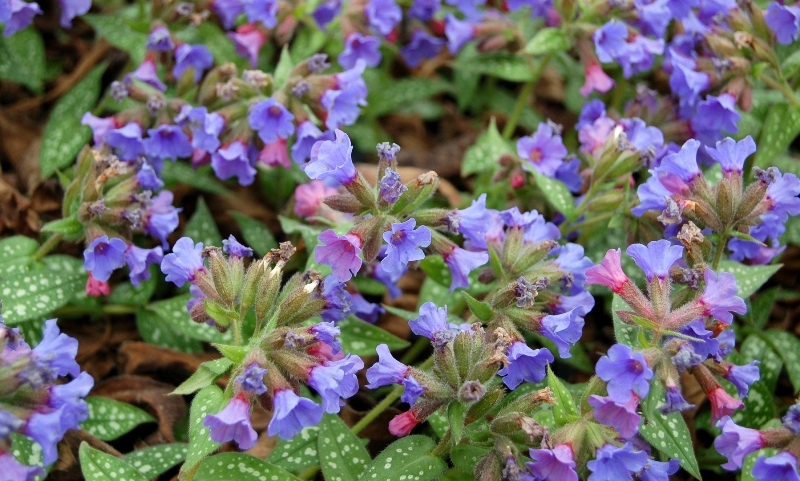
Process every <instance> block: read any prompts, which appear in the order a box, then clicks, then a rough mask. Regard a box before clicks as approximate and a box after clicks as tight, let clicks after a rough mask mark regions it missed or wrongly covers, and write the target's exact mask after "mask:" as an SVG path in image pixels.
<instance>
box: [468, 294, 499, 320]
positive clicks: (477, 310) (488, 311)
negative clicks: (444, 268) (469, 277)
mask: <svg viewBox="0 0 800 481" xmlns="http://www.w3.org/2000/svg"><path fill="white" fill-rule="evenodd" d="M461 294H462V295H463V296H464V299H465V300H466V301H467V305H468V306H469V310H470V311H472V313H473V314H475V317H477V318H478V319H480V320H481V321H488V320H489V319H491V318H492V315H494V311H493V310H492V306H490V305H489V304H487V303H485V302H483V301H479V300H477V299H475V298H474V297H472V296H471V295H469V294H468V293H467V291H461Z"/></svg>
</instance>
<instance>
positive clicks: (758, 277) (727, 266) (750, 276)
mask: <svg viewBox="0 0 800 481" xmlns="http://www.w3.org/2000/svg"><path fill="white" fill-rule="evenodd" d="M781 267H782V264H774V265H769V266H746V265H744V264H740V263H738V262H736V261H729V260H726V261H722V262H720V263H719V270H720V271H722V272H729V273H731V274H733V276H734V277H736V295H737V296H739V297H750V295H752V294H754V293H755V292H756V291H757V290H758V289H759V288H760V287H761V286H762V285H764V283H765V282H767V281H768V280H769V278H770V277H772V275H773V274H775V273H776V272H778V269H780V268H781Z"/></svg>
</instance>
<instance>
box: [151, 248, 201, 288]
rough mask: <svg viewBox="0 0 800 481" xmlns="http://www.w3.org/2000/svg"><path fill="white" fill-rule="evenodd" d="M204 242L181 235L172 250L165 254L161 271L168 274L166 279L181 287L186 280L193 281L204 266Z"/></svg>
mask: <svg viewBox="0 0 800 481" xmlns="http://www.w3.org/2000/svg"><path fill="white" fill-rule="evenodd" d="M202 252H203V243H202V242H198V243H197V244H195V243H194V241H192V239H190V238H188V237H181V238H180V239H178V242H176V243H175V246H174V247H173V248H172V252H171V253H169V254H167V255H166V256H164V260H162V261H161V272H163V273H164V274H166V275H167V277H166V281H167V282H172V283H174V284H175V285H176V286H178V287H181V286H182V285H184V284H185V283H186V282H192V281H193V280H194V278H195V276H196V275H197V273H198V272H199V271H201V270H205V267H204V266H203V257H202V256H201V254H202Z"/></svg>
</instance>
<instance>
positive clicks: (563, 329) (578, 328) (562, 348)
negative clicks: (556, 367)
mask: <svg viewBox="0 0 800 481" xmlns="http://www.w3.org/2000/svg"><path fill="white" fill-rule="evenodd" d="M589 297H590V298H591V296H589ZM592 300H593V299H592ZM541 324H542V328H541V329H540V330H539V334H541V335H543V336H544V337H546V338H548V339H550V340H551V341H553V343H554V344H555V345H556V348H558V355H559V356H561V358H562V359H567V358H570V357H572V354H571V353H570V349H571V348H572V346H573V345H575V343H576V342H578V341H579V340H580V338H581V334H582V333H583V325H584V320H583V318H582V317H580V308H576V309H572V310H570V311H567V312H564V313H562V314H555V315H554V314H549V315H546V316H544V317H543V318H542V320H541Z"/></svg>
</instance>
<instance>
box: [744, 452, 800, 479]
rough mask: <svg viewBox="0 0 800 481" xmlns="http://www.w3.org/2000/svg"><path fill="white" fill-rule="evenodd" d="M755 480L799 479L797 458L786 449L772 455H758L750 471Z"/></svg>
mask: <svg viewBox="0 0 800 481" xmlns="http://www.w3.org/2000/svg"><path fill="white" fill-rule="evenodd" d="M750 474H752V475H753V477H754V478H755V479H756V480H757V481H772V480H781V481H784V480H785V481H800V475H798V474H797V458H796V457H794V455H793V454H792V453H789V452H787V451H783V452H780V453H778V454H776V455H775V456H772V457H769V458H768V457H766V456H759V457H758V459H756V463H755V465H753V470H752V471H751V472H750Z"/></svg>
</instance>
